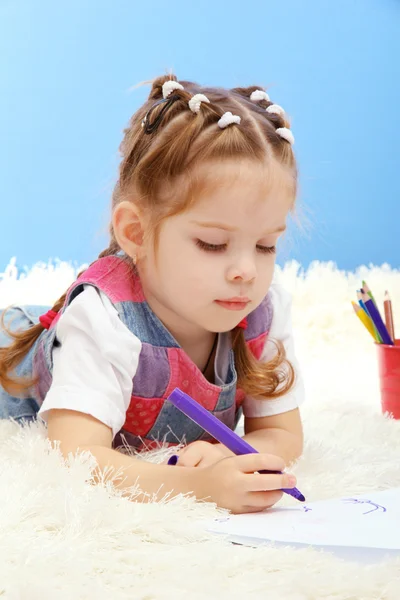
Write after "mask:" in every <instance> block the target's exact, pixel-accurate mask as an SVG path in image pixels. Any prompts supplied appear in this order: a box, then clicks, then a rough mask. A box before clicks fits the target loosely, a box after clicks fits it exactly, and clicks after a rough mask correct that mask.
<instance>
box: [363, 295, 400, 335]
mask: <svg viewBox="0 0 400 600" xmlns="http://www.w3.org/2000/svg"><path fill="white" fill-rule="evenodd" d="M361 293H362V296H361V299H362V301H363V302H364V304H365V306H366V308H367V310H368V312H369V315H370V317H371V319H372V321H373V323H374V325H375V327H376V328H377V330H378V332H379V335H380V336H381V338H382V343H383V344H386V345H388V346H394V344H393V341H392V338H391V337H390V335H389V332H388V330H387V329H386V325H385V323H384V322H383V321H382V317H381V315H380V313H379V310H378V308H377V307H376V306H375V304H374V302H373V300H372V299H371V298H370V296H369V295H368V294H367V293H366V292H365V290H364V289H363V288H361Z"/></svg>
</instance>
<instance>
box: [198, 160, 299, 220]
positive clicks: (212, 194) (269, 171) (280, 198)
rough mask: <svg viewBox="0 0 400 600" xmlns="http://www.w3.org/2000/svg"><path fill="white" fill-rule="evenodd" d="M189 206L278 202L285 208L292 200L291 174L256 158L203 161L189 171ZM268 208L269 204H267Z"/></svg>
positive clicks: (249, 206) (248, 205) (204, 208)
mask: <svg viewBox="0 0 400 600" xmlns="http://www.w3.org/2000/svg"><path fill="white" fill-rule="evenodd" d="M192 183H193V184H194V185H192V195H193V196H192V197H193V200H194V202H193V204H192V207H191V208H192V210H194V211H196V212H197V211H200V210H201V211H208V210H217V209H218V207H219V206H220V207H221V209H224V208H225V210H226V208H227V207H231V209H232V210H235V208H236V209H239V208H240V207H243V208H244V209H245V208H247V209H248V210H253V209H254V208H255V207H256V206H257V205H265V204H268V205H270V204H271V202H272V204H273V205H275V204H276V205H280V206H282V208H283V207H284V206H286V207H287V210H289V209H290V208H291V207H292V206H293V203H294V196H295V193H294V187H295V186H294V180H293V175H292V174H291V173H289V172H288V171H287V169H284V168H283V167H281V166H280V165H279V164H278V163H277V164H275V165H265V164H263V163H260V162H256V161H249V160H246V161H245V160H243V161H238V160H235V161H233V160H232V161H223V162H222V161H221V162H220V163H218V162H217V163H213V164H210V163H208V164H205V165H202V166H201V167H200V168H199V169H196V171H195V172H194V173H193V177H192ZM270 208H271V205H270Z"/></svg>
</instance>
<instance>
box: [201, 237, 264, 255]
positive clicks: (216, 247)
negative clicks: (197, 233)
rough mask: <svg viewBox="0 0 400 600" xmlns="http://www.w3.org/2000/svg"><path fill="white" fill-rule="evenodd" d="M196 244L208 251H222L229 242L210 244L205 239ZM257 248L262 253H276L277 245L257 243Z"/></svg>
mask: <svg viewBox="0 0 400 600" xmlns="http://www.w3.org/2000/svg"><path fill="white" fill-rule="evenodd" d="M196 245H197V246H198V247H199V248H201V249H202V250H205V251H206V252H222V251H223V250H225V249H226V247H227V245H228V244H208V243H207V242H203V240H196ZM257 250H258V251H259V252H261V253H262V254H275V252H276V246H260V245H257Z"/></svg>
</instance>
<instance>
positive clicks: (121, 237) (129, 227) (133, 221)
mask: <svg viewBox="0 0 400 600" xmlns="http://www.w3.org/2000/svg"><path fill="white" fill-rule="evenodd" d="M112 224H113V229H114V235H115V239H116V240H117V242H118V245H119V247H120V248H121V250H123V251H124V252H125V254H127V255H128V256H130V257H131V258H132V259H133V260H134V262H136V258H137V256H138V254H139V253H140V249H141V246H142V245H143V239H144V229H143V219H142V218H141V215H140V212H139V210H138V208H137V206H136V205H135V204H134V203H133V202H129V201H128V200H123V201H122V202H119V203H118V204H117V206H116V207H115V208H114V212H113V217H112Z"/></svg>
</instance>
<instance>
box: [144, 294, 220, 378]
mask: <svg viewBox="0 0 400 600" xmlns="http://www.w3.org/2000/svg"><path fill="white" fill-rule="evenodd" d="M145 297H146V301H147V304H148V305H149V306H150V308H151V310H152V311H153V313H154V314H155V315H156V316H157V318H158V319H159V320H160V321H161V322H162V323H163V325H164V327H166V328H167V329H168V331H169V332H170V333H171V335H172V336H173V338H174V339H175V340H176V341H177V342H178V344H179V345H180V347H181V348H182V349H183V350H184V351H185V352H186V354H187V355H188V356H189V358H190V359H191V360H192V361H193V362H194V363H195V365H196V366H197V367H198V368H199V369H200V371H202V373H203V374H204V376H205V377H206V378H207V379H209V378H210V377H212V376H213V374H214V357H215V351H216V345H217V340H218V334H216V333H214V332H212V331H207V330H206V329H202V328H201V327H199V326H198V325H194V324H192V323H189V322H187V321H183V320H182V318H181V317H179V315H177V314H175V313H174V312H172V311H171V310H169V309H168V308H167V307H165V306H163V305H161V304H160V303H159V302H158V300H157V299H156V298H153V297H152V296H151V295H149V296H147V295H146V294H145Z"/></svg>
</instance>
